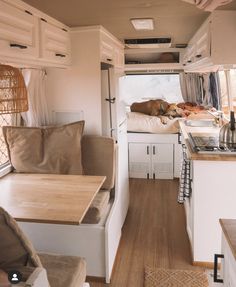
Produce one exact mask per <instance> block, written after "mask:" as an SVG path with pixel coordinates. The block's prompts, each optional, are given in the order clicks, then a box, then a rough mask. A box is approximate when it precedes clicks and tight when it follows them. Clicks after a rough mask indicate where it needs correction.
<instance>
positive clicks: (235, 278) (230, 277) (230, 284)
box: [222, 235, 236, 287]
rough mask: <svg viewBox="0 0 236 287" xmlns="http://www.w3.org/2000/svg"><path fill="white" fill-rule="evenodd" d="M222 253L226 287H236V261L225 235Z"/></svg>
mask: <svg viewBox="0 0 236 287" xmlns="http://www.w3.org/2000/svg"><path fill="white" fill-rule="evenodd" d="M222 253H223V254H224V260H223V268H222V269H223V276H222V277H223V280H224V286H227V287H234V286H236V260H235V258H234V255H233V253H232V251H231V248H230V246H229V244H228V242H227V240H226V238H225V236H224V235H223V236H222Z"/></svg>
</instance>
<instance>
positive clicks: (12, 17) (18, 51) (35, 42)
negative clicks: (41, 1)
mask: <svg viewBox="0 0 236 287" xmlns="http://www.w3.org/2000/svg"><path fill="white" fill-rule="evenodd" d="M0 55H4V56H9V57H20V58H25V57H29V58H38V57H39V38H38V18H37V17H35V16H33V15H32V13H31V12H30V11H27V10H26V11H25V10H20V9H18V8H16V7H13V6H11V5H10V4H8V3H5V2H3V1H0Z"/></svg>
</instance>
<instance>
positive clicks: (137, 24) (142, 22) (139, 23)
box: [130, 18, 154, 30]
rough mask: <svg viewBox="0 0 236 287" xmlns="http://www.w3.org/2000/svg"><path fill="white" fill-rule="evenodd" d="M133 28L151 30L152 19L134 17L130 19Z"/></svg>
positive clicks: (152, 27)
mask: <svg viewBox="0 0 236 287" xmlns="http://www.w3.org/2000/svg"><path fill="white" fill-rule="evenodd" d="M130 21H131V23H132V25H133V26H134V29H135V30H153V29H154V21H153V19H152V18H135V19H130Z"/></svg>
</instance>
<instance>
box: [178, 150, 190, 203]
mask: <svg viewBox="0 0 236 287" xmlns="http://www.w3.org/2000/svg"><path fill="white" fill-rule="evenodd" d="M182 149H183V161H182V168H181V174H180V182H179V194H178V202H179V203H184V201H185V198H186V197H190V195H191V179H190V160H189V159H188V156H187V148H186V145H182Z"/></svg>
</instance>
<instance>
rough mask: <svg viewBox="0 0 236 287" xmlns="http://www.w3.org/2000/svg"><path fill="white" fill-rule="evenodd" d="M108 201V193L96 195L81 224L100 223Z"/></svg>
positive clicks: (103, 192)
mask: <svg viewBox="0 0 236 287" xmlns="http://www.w3.org/2000/svg"><path fill="white" fill-rule="evenodd" d="M109 199H110V191H104V190H102V191H100V192H98V194H96V196H95V198H94V200H93V202H92V204H91V205H90V207H89V210H88V211H87V213H86V214H85V217H84V219H83V223H88V224H96V223H98V222H99V221H100V219H101V217H102V215H103V214H104V212H105V211H106V208H107V205H108V203H109Z"/></svg>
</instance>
